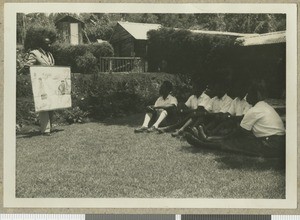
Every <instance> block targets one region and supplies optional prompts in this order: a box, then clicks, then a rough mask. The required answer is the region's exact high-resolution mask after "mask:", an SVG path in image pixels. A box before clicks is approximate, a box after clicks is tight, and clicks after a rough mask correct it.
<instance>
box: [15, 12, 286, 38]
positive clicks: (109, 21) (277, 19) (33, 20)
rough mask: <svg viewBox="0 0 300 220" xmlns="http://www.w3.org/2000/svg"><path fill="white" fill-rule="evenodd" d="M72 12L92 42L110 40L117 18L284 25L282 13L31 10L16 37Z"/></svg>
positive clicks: (214, 26)
mask: <svg viewBox="0 0 300 220" xmlns="http://www.w3.org/2000/svg"><path fill="white" fill-rule="evenodd" d="M67 14H69V15H72V16H74V17H76V18H78V19H80V20H82V21H84V22H85V31H86V34H87V36H88V38H89V39H90V41H91V42H96V41H97V39H102V40H109V39H110V36H111V34H112V33H113V30H114V26H115V25H116V23H117V22H118V21H129V22H138V23H158V24H161V25H162V26H164V27H172V28H181V29H199V30H212V31H230V32H239V33H267V32H273V31H282V30H285V29H286V15H285V14H163V13H160V14H151V13H147V14H145V13H144V14H141V13H119V14H106V13H81V14H72V13H51V14H48V15H46V14H44V13H31V14H21V13H19V14H17V40H18V42H19V43H22V42H23V41H24V37H25V33H26V30H28V29H29V28H30V27H31V26H36V25H41V26H44V27H46V26H47V27H48V26H49V27H54V22H55V21H56V20H57V19H58V18H60V17H61V16H64V15H67Z"/></svg>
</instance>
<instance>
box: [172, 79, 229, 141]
mask: <svg viewBox="0 0 300 220" xmlns="http://www.w3.org/2000/svg"><path fill="white" fill-rule="evenodd" d="M212 94H214V95H216V96H215V97H214V98H212V99H209V101H205V102H203V103H201V102H200V103H199V107H198V108H199V111H197V112H196V113H195V114H194V115H193V116H192V117H191V118H190V119H189V120H188V121H187V122H186V123H185V124H184V125H183V126H182V127H181V128H180V129H179V130H178V131H177V132H174V133H173V134H172V136H173V137H177V136H179V135H182V134H183V132H184V131H185V130H186V129H187V128H188V127H189V126H192V125H194V126H195V125H199V124H202V123H205V122H211V121H212V120H215V118H217V117H219V113H225V112H227V110H228V109H229V107H230V103H231V101H232V99H231V98H230V97H229V96H228V95H227V94H226V88H225V86H224V84H222V83H216V84H215V85H214V88H213V92H212Z"/></svg>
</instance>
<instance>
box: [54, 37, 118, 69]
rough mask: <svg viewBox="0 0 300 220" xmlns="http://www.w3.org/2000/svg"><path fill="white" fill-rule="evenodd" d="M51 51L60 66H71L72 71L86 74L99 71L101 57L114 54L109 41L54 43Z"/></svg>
mask: <svg viewBox="0 0 300 220" xmlns="http://www.w3.org/2000/svg"><path fill="white" fill-rule="evenodd" d="M51 50H52V51H51V52H52V54H53V56H54V59H55V64H56V65H58V66H70V67H71V70H72V72H77V73H78V72H80V73H84V74H89V73H96V72H97V71H98V66H97V65H98V60H99V58H100V57H111V56H113V48H112V46H111V45H110V44H109V43H93V44H80V45H69V44H61V43H57V44H54V45H53V46H52V48H51Z"/></svg>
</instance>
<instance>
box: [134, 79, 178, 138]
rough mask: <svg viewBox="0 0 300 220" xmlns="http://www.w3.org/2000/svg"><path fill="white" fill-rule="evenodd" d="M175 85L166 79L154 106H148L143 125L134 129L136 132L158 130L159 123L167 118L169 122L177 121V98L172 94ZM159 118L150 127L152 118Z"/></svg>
mask: <svg viewBox="0 0 300 220" xmlns="http://www.w3.org/2000/svg"><path fill="white" fill-rule="evenodd" d="M172 90H173V85H172V83H171V82H169V81H164V82H163V84H162V85H161V87H160V89H159V94H160V97H159V98H158V99H157V100H156V102H155V104H154V105H153V106H147V108H146V115H145V118H144V122H143V125H142V126H141V127H139V128H136V129H135V130H134V132H135V133H142V132H145V131H147V132H154V131H157V132H158V127H159V125H160V124H161V123H162V122H163V121H165V120H167V121H168V122H169V123H175V122H174V120H175V118H176V111H177V104H178V102H177V99H176V98H175V97H174V96H172V95H171V92H172ZM153 118H157V120H156V122H155V123H154V124H153V125H152V126H151V127H150V128H149V123H150V121H151V119H153Z"/></svg>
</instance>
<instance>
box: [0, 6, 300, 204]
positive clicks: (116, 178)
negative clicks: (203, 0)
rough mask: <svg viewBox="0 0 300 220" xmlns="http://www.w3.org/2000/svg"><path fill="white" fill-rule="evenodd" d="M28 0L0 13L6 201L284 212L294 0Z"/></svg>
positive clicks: (290, 150)
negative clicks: (258, 0)
mask: <svg viewBox="0 0 300 220" xmlns="http://www.w3.org/2000/svg"><path fill="white" fill-rule="evenodd" d="M23 5H24V7H23ZM29 5H30V4H15V5H14V4H11V5H9V4H8V5H7V8H6V9H5V10H6V12H10V13H7V14H5V17H4V18H5V19H4V20H5V22H6V23H5V24H9V27H8V25H6V26H5V29H4V30H5V34H6V35H5V37H6V38H5V47H6V50H5V51H8V53H6V54H5V62H6V64H8V65H6V67H5V68H6V69H5V79H6V81H5V84H4V86H5V91H6V94H5V97H4V100H5V101H4V105H5V109H6V110H5V113H6V114H7V116H8V117H5V121H4V122H5V123H4V125H5V132H7V133H6V134H10V135H4V136H5V139H6V141H7V142H5V146H4V152H5V153H6V152H8V151H9V153H7V154H4V168H5V169H7V170H12V171H13V172H6V173H5V175H6V176H5V177H7V178H6V180H4V181H6V182H4V195H5V197H4V198H10V199H7V203H5V201H6V200H4V205H5V204H7V205H8V206H9V207H14V205H13V204H12V202H8V201H12V200H11V199H12V198H13V200H14V201H15V202H16V204H20V205H17V206H20V207H26V206H27V205H28V204H31V203H30V202H29V203H27V202H26V201H45V202H37V207H40V206H41V207H44V206H46V207H47V206H48V205H47V202H46V201H47V200H43V199H58V200H59V199H62V200H61V201H64V199H72V200H73V202H71V203H70V207H73V205H74V207H82V206H80V205H78V204H77V203H76V201H81V200H80V199H90V200H89V202H88V203H87V204H91V203H92V201H93V199H100V200H101V199H109V200H107V201H120V202H121V201H122V200H123V199H124V201H123V202H121V203H122V204H121V205H120V207H132V206H137V207H139V205H142V207H155V208H156V206H160V205H162V206H163V207H189V206H188V205H182V204H183V203H185V202H187V203H186V204H191V207H193V208H197V207H199V208H201V207H203V204H206V205H204V207H206V208H210V207H211V208H215V207H218V205H217V204H218V203H216V205H214V203H213V201H214V200H216V201H218V200H223V203H222V205H221V207H231V204H232V207H241V208H247V207H256V208H257V206H259V204H260V203H259V201H261V202H262V203H263V202H264V206H265V207H269V206H270V207H271V206H272V204H273V203H274V204H275V206H274V207H277V208H280V207H282V208H284V207H296V200H295V196H296V191H293V190H295V189H296V176H297V175H296V170H295V168H296V159H297V158H296V152H297V145H296V133H297V131H296V125H297V123H296V120H297V115H296V102H297V101H296V100H297V94H296V89H297V76H296V75H297V73H296V63H295V60H296V55H297V54H296V52H295V51H296V50H295V49H293V47H294V48H296V46H293V45H291V44H292V43H293V42H296V41H294V40H295V39H296V29H294V28H295V27H296V26H295V27H294V26H292V24H293V22H295V21H296V17H295V18H294V20H292V18H293V17H292V16H289V14H288V13H289V12H288V9H294V8H293V7H292V6H293V5H291V4H290V5H289V4H281V6H282V7H280V6H278V5H277V6H276V5H275V6H276V7H275V6H274V11H272V7H269V6H268V5H266V4H265V5H263V6H258V4H257V5H256V7H254V6H255V4H254V5H252V6H253V10H252V11H251V7H250V6H249V7H245V6H241V8H242V10H241V12H240V13H239V12H238V10H237V8H238V7H237V4H228V6H227V5H226V4H223V5H224V8H225V9H224V10H210V11H209V10H207V8H208V7H207V6H206V8H205V9H201V6H202V5H201V4H195V5H196V6H192V5H193V4H182V7H180V6H179V5H177V6H176V4H169V6H168V4H165V6H164V7H161V9H160V8H159V7H160V6H159V4H152V5H153V6H156V7H154V9H151V10H150V9H149V11H147V8H148V6H147V4H135V5H136V9H131V8H130V7H129V6H128V7H129V8H130V9H128V10H126V4H120V8H122V7H123V9H122V10H119V11H118V9H116V8H118V7H116V8H115V6H114V4H106V5H105V4H104V6H105V7H104V6H103V7H104V8H112V9H111V10H105V9H103V8H102V9H99V10H97V7H98V8H101V7H100V6H101V4H83V6H82V8H81V9H80V6H78V4H77V5H76V4H70V5H71V6H74V7H70V8H71V9H72V8H74V10H68V11H66V10H65V7H64V6H62V8H63V9H61V10H60V9H59V4H57V5H56V6H55V5H54V6H53V4H52V5H49V8H48V9H47V4H46V5H45V4H33V6H32V8H31V7H30V6H29ZM115 5H118V4H115ZM206 5H207V4H206ZM14 6H18V7H14ZM25 6H26V7H25ZM52 6H53V7H52ZM93 6H95V8H94V9H91V8H92V7H93ZM190 6H192V7H191V8H192V9H190V8H189V7H190ZM214 6H215V5H213V4H212V6H211V8H212V9H213V8H214ZM235 6H236V7H235ZM139 7H141V8H140V9H139ZM12 8H14V9H13V10H11V9H12ZM75 8H76V10H75ZM124 8H125V9H124ZM172 8H174V10H173V9H172ZM257 8H259V10H258V9H257ZM231 9H232V12H231ZM172 10H173V11H172ZM292 11H293V10H292ZM294 11H296V10H294ZM10 14H13V15H14V16H15V18H13V19H12V20H11V21H7V19H8V18H9V19H11V17H8V15H10ZM291 15H294V14H293V13H291ZM288 19H290V20H288ZM288 21H290V22H288ZM8 38H9V39H8ZM291 61H293V62H291ZM7 66H9V67H7ZM10 80H11V81H10ZM10 91H12V93H10ZM6 126H7V127H6ZM8 141H11V142H9V143H11V144H7V143H8ZM12 146H13V147H12ZM8 148H10V149H9V150H8ZM8 176H9V177H8ZM8 180H12V181H14V182H13V183H12V184H10V186H8V184H6V185H5V183H8ZM6 187H7V188H6ZM6 190H7V191H6ZM294 194H295V196H294ZM39 199H41V200H39ZM147 199H149V203H147ZM211 199H212V200H211ZM140 200H141V203H139V201H140ZM205 200H209V201H210V202H209V203H206V202H205ZM244 200H245V201H249V202H248V203H245V205H244V203H243V202H242V201H244ZM18 201H19V203H18ZM53 201H56V200H53ZM53 201H52V202H53ZM82 201H84V200H82ZM95 201H96V200H95ZM101 201H103V203H101V204H110V202H108V203H105V200H101ZM172 201H174V203H173V202H172ZM177 201H182V203H178V204H177V203H176V202H177ZM183 201H184V202H183ZM201 201H202V202H201ZM224 201H228V203H227V204H226V202H225V203H224ZM251 201H252V202H251ZM266 201H267V203H265V202H266ZM268 201H272V202H269V203H268ZM127 202H128V203H127ZM276 202H278V203H276ZM131 203H132V204H133V205H132V206H131V205H130V204H131ZM49 204H50V203H49ZM95 204H96V203H95ZM112 204H116V203H114V202H112ZM128 204H129V206H127V205H128ZM255 204H257V205H255ZM56 206H57V207H60V203H59V202H58V203H55V204H52V205H49V207H56ZM92 206H93V207H98V205H95V206H94V205H92ZM100 206H101V205H100ZM100 206H99V207H100ZM113 206H115V205H112V206H110V205H107V206H105V205H104V206H103V207H113ZM30 207H32V205H30ZM116 207H119V206H118V205H116Z"/></svg>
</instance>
